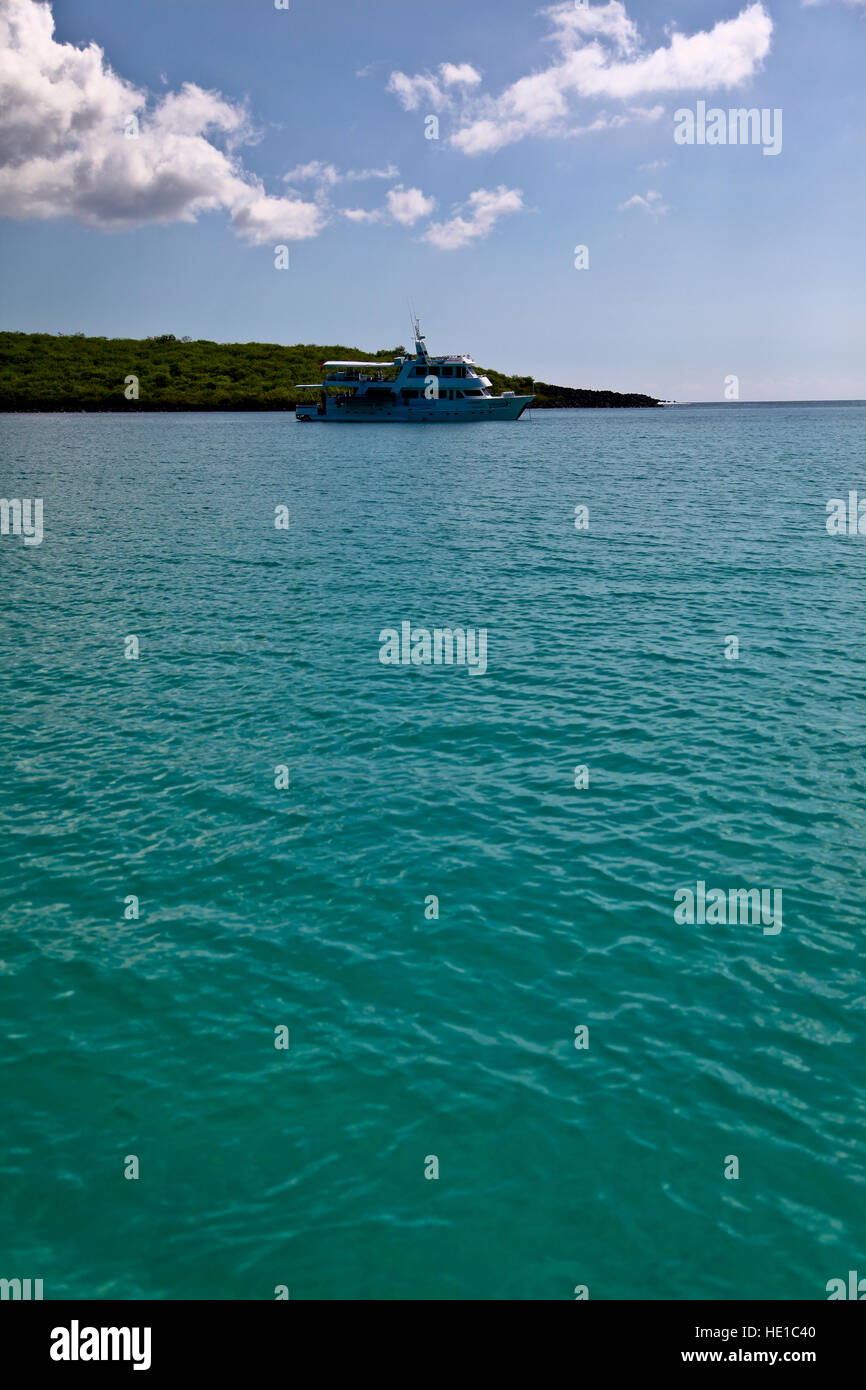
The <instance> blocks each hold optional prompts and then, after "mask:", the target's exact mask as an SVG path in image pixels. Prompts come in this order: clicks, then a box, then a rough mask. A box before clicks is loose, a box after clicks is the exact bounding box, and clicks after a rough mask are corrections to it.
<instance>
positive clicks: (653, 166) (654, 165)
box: [637, 159, 668, 174]
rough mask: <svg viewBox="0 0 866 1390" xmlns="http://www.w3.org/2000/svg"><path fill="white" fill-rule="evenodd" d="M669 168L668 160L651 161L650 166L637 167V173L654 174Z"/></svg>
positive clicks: (640, 165)
mask: <svg viewBox="0 0 866 1390" xmlns="http://www.w3.org/2000/svg"><path fill="white" fill-rule="evenodd" d="M667 167H668V160H666V159H651V160H650V162H649V164H639V165H638V166H637V171H638V173H639V174H654V173H655V172H656V170H657V169H666V168H667Z"/></svg>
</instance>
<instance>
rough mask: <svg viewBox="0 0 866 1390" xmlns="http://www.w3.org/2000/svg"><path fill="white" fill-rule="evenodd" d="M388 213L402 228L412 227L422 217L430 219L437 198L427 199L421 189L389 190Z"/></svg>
mask: <svg viewBox="0 0 866 1390" xmlns="http://www.w3.org/2000/svg"><path fill="white" fill-rule="evenodd" d="M386 202H387V204H388V212H389V213H390V214H391V216H392V217H393V219H394V221H395V222H399V223H400V225H401V226H402V227H412V226H414V225H415V223H416V222H417V221H418V220H419V218H421V217H429V216H430V213H431V212H432V211H433V209H434V208H435V206H436V200H435V198H425V197H424V194H423V193H422V192H421V189H420V188H389V190H388V196H387V199H386Z"/></svg>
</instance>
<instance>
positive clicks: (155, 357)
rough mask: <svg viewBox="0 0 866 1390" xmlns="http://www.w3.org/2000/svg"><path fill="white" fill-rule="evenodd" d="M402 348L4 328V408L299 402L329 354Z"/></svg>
mask: <svg viewBox="0 0 866 1390" xmlns="http://www.w3.org/2000/svg"><path fill="white" fill-rule="evenodd" d="M401 351H402V349H401V348H391V349H389V350H388V351H387V352H385V351H382V350H380V351H378V352H373V353H368V352H361V351H360V350H359V349H358V348H347V347H343V346H342V345H340V344H331V345H330V346H326V347H321V346H319V345H318V344H315V343H297V344H295V345H294V346H293V347H281V346H280V345H279V344H278V343H212V342H209V341H208V340H207V339H203V338H202V339H196V340H191V339H189V338H175V336H174V334H173V333H164V334H162V335H160V336H159V337H157V338H144V339H138V338H86V337H85V336H84V334H83V333H73V334H71V335H62V334H57V335H56V336H54V335H52V334H50V333H0V410H293V409H294V405H295V394H296V393H295V384H296V382H305V381H311V382H315V381H319V380H321V376H320V372H321V364H322V362H323V361H325V360H326V359H328V358H338V359H339V358H344V359H346V360H349V359H351V360H354V361H370V362H373V361H381V362H382V364H383V366H387V365H389V364H390V362H391V361H392V359H393V358H394V357H395V356H396V355H397V354H398V353H399V352H401ZM487 375H488V376H489V377H490V380H491V381H492V382H493V386H494V389H495V391H496V392H497V393H498V392H500V391H503V390H505V391H515V392H516V393H517V394H518V395H529V394H530V393H531V392H533V391H534V392H535V393H536V400H535V403H534V404H535V405H536V406H646V405H658V404H659V403H658V401H656V400H653V399H652V397H650V396H637V395H620V394H619V393H618V392H616V391H584V390H575V389H573V388H571V387H568V386H550V385H548V384H547V383H545V382H539V381H537V382H535V383H533V382H532V379H531V378H530V377H528V376H505V375H503V373H502V372H496V371H493V370H491V369H487ZM128 377H135V378H136V379H137V382H138V399H137V400H136V399H132V400H127V399H126V395H125V392H126V389H127V385H126V382H127V378H128ZM129 389H130V390H132V389H133V388H132V386H131V385H130V387H129Z"/></svg>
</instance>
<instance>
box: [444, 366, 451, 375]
mask: <svg viewBox="0 0 866 1390" xmlns="http://www.w3.org/2000/svg"><path fill="white" fill-rule="evenodd" d="M452 370H453V368H451V367H443V368H442V375H443V376H450V375H451V372H452Z"/></svg>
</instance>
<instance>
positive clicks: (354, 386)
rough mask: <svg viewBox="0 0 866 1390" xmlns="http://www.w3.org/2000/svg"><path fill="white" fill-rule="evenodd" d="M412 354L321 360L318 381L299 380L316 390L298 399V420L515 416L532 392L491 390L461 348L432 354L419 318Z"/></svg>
mask: <svg viewBox="0 0 866 1390" xmlns="http://www.w3.org/2000/svg"><path fill="white" fill-rule="evenodd" d="M413 328H414V330H415V355H414V356H413V357H410V356H408V355H407V356H405V357H395V358H394V360H393V362H323V363H322V367H323V369H324V370H323V374H322V380H321V381H315V382H301V383H299V384H298V385H297V387H296V390H298V391H315V392H318V393H319V394H318V396H317V397H313V398H312V399H311V400H310V401H309V402H308V403H306V404H305V403H304V402H303V401H298V403H297V406H296V408H295V416H296V418H297V419H298V420H335V421H337V422H340V421H345V422H346V423H357V422H358V421H361V420H374V421H376V422H377V423H378V422H381V421H383V420H395V421H402V422H404V423H406V422H409V423H412V422H414V421H418V422H422V421H423V422H427V421H430V420H437V421H444V422H445V423H447V424H458V423H460V422H462V421H471V420H519V418H520V416H521V415H522V414H523V412H524V410H525V409H526V407H527V406H528V405H530V404H531V403H532V401H533V400H534V399H535V397H534V396H517V395H515V393H514V392H513V391H503V393H502V395H501V396H494V395H493V394H492V392H491V390H490V380H489V378H488V377H486V376H479V375H478V372H477V371H476V370H475V364H474V362H473V361H472V358H471V357H467V356H465V355H464V354H459V355H455V356H450V355H447V354H446V355H445V356H444V357H431V356H430V354H429V353H428V351H427V344H426V342H425V341H424V334H423V333H422V332H421V325H420V323H419V322H418V320H417V319H415V320H414V321H413Z"/></svg>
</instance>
